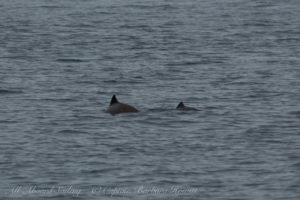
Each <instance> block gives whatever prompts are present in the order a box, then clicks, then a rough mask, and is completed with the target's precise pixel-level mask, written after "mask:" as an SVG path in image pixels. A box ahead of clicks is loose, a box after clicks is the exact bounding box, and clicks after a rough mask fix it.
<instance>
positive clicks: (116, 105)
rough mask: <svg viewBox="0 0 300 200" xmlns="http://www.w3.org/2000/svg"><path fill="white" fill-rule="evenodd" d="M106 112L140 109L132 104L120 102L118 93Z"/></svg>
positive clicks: (125, 111) (113, 112)
mask: <svg viewBox="0 0 300 200" xmlns="http://www.w3.org/2000/svg"><path fill="white" fill-rule="evenodd" d="M105 112H106V113H110V114H112V115H115V114H119V113H129V112H138V110H137V109H136V108H135V107H133V106H131V105H128V104H124V103H121V102H119V101H118V99H117V97H116V95H113V97H112V98H111V101H110V104H109V107H108V108H107V110H106V111H105Z"/></svg>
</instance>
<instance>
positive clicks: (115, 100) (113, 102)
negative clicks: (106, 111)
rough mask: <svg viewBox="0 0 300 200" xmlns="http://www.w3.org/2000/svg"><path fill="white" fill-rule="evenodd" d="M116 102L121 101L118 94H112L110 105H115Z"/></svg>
mask: <svg viewBox="0 0 300 200" xmlns="http://www.w3.org/2000/svg"><path fill="white" fill-rule="evenodd" d="M115 103H119V102H118V99H117V97H116V95H114V96H112V98H111V101H110V105H113V104H115Z"/></svg>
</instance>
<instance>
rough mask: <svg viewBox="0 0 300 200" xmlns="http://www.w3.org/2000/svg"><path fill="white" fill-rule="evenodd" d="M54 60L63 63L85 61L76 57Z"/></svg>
mask: <svg viewBox="0 0 300 200" xmlns="http://www.w3.org/2000/svg"><path fill="white" fill-rule="evenodd" d="M56 61H57V62H64V63H70V62H73V63H79V62H85V61H84V60H82V59H78V58H59V59H56Z"/></svg>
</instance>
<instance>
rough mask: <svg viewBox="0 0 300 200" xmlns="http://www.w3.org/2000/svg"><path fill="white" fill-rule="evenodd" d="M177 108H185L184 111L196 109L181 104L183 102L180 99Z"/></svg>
mask: <svg viewBox="0 0 300 200" xmlns="http://www.w3.org/2000/svg"><path fill="white" fill-rule="evenodd" d="M176 109H177V110H185V111H188V110H194V111H197V110H198V109H196V108H192V107H188V106H185V105H184V104H183V102H182V101H181V102H180V103H179V104H178V106H177V107H176Z"/></svg>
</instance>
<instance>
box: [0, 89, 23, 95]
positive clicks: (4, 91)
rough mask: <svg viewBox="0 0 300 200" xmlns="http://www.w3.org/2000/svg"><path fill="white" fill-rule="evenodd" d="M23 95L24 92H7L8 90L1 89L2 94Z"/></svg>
mask: <svg viewBox="0 0 300 200" xmlns="http://www.w3.org/2000/svg"><path fill="white" fill-rule="evenodd" d="M21 93H23V91H22V90H6V89H0V94H21Z"/></svg>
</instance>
